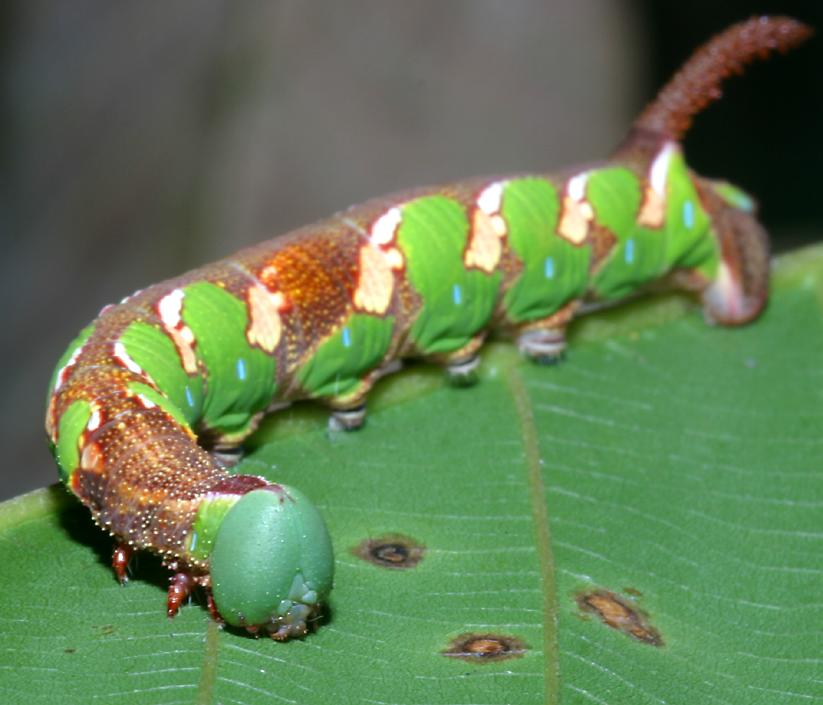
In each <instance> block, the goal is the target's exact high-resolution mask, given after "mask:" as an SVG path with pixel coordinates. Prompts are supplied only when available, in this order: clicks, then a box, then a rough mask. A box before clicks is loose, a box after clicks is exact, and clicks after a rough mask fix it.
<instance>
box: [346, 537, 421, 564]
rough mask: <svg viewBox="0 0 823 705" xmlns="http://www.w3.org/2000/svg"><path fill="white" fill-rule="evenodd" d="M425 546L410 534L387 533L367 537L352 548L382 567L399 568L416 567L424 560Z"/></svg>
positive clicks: (356, 553) (359, 554)
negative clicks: (372, 537) (375, 536)
mask: <svg viewBox="0 0 823 705" xmlns="http://www.w3.org/2000/svg"><path fill="white" fill-rule="evenodd" d="M425 548H426V547H425V546H423V545H422V544H420V543H417V541H415V540H414V539H412V538H409V537H408V536H403V535H402V534H387V535H385V536H379V537H377V538H374V539H365V540H364V541H362V542H361V543H359V544H358V545H357V546H355V547H354V548H353V549H352V553H353V554H354V555H355V556H357V557H358V558H362V559H363V560H364V561H368V562H369V563H372V564H374V565H376V566H380V567H381V568H392V569H395V570H398V569H403V568H414V567H415V566H416V565H417V564H418V563H420V561H421V560H423V554H424V552H425Z"/></svg>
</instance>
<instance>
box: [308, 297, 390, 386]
mask: <svg viewBox="0 0 823 705" xmlns="http://www.w3.org/2000/svg"><path fill="white" fill-rule="evenodd" d="M393 331H394V318H393V317H392V316H386V317H385V318H380V317H378V316H369V315H366V314H359V313H356V314H353V315H352V316H351V317H350V318H349V319H348V320H347V321H346V322H345V323H344V324H343V325H342V326H341V327H340V328H339V329H338V330H337V331H336V332H335V333H334V334H333V335H332V336H331V337H330V338H328V339H327V340H325V341H324V342H323V343H321V344H320V346H319V347H318V349H317V351H316V352H315V353H314V354H313V355H312V356H311V357H310V358H309V360H308V361H307V362H306V363H305V364H304V365H303V366H302V367H301V368H300V369H299V370H298V372H297V379H298V380H299V381H300V385H301V387H302V388H303V389H305V390H306V392H307V393H308V394H309V395H310V396H312V397H315V398H322V397H330V398H337V399H340V398H345V397H347V396H351V395H356V394H357V392H358V390H359V388H360V385H361V383H362V378H363V376H364V375H365V374H366V373H368V372H369V371H370V370H371V369H373V368H374V367H375V366H376V365H378V364H379V363H380V361H381V360H382V359H383V358H384V357H385V355H386V353H387V352H388V350H389V346H390V345H391V340H392V333H393Z"/></svg>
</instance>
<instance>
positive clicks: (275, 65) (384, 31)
mask: <svg viewBox="0 0 823 705" xmlns="http://www.w3.org/2000/svg"><path fill="white" fill-rule="evenodd" d="M766 12H768V13H785V14H793V15H795V16H797V17H799V18H801V19H804V20H807V21H809V22H810V23H812V24H814V25H816V26H818V27H820V28H823V3H820V2H815V1H813V0H807V1H806V2H743V1H737V0H723V2H720V1H718V0H713V1H712V2H709V1H707V0H691V1H690V2H688V3H670V2H665V1H663V0H660V1H652V0H648V1H645V2H642V1H639V0H636V1H634V2H631V1H630V0H622V1H621V0H512V1H511V2H509V1H506V2H504V1H503V0H450V1H449V2H440V1H438V0H417V2H412V3H410V2H399V0H397V1H387V0H347V2H344V3H334V2H321V1H318V0H315V1H314V2H307V1H305V0H304V1H303V2H299V1H298V0H282V1H277V2H275V1H264V0H261V1H259V2H255V1H252V0H245V1H241V2H237V1H235V2H231V1H229V0H172V1H171V2H164V3H154V2H112V1H111V0H72V2H45V1H42V0H5V1H4V2H3V3H2V4H0V76H2V84H1V85H0V101H1V104H2V111H0V115H2V120H1V121H0V245H2V258H0V294H1V295H2V298H0V301H2V302H3V305H2V308H1V309H0V310H2V314H0V316H1V317H2V318H0V323H2V326H0V331H2V332H0V385H2V395H1V396H0V443H1V444H2V457H3V460H2V465H0V478H1V479H2V481H3V482H2V487H0V498H3V497H10V496H13V495H15V494H18V493H20V492H23V491H26V490H29V489H32V488H35V487H38V486H42V485H44V484H47V483H50V482H52V481H54V480H55V479H56V474H55V468H54V464H53V462H52V461H51V458H50V456H49V455H48V452H47V450H46V445H45V440H44V432H43V431H42V416H43V407H44V403H45V393H46V386H47V383H48V379H49V376H50V374H51V369H52V367H53V365H54V363H55V362H56V361H57V358H58V357H59V355H60V354H61V353H62V352H63V350H64V348H65V346H66V345H67V344H68V342H69V340H70V339H71V338H72V337H73V336H74V334H75V333H76V332H77V331H78V330H79V329H80V327H81V326H83V325H84V324H86V323H87V322H88V321H89V320H90V319H92V318H93V317H94V316H95V315H96V314H97V312H98V310H99V309H100V307H101V306H102V305H103V304H105V303H107V302H111V301H116V300H119V299H120V298H121V297H123V296H124V295H126V294H128V293H130V292H131V291H133V290H134V289H137V288H139V287H141V286H144V285H146V284H148V283H151V282H153V281H156V280H160V279H164V278H167V277H170V276H173V275H175V274H179V273H181V272H182V271H184V270H186V269H189V268H191V267H193V266H196V265H198V264H202V263H204V262H207V261H210V260H213V259H217V258H219V257H222V256H225V255H228V254H229V253H231V252H232V251H234V250H236V249H238V248H239V247H241V246H243V245H246V244H249V243H252V242H255V241H258V240H261V239H265V238H267V237H270V236H272V235H275V234H277V233H282V232H285V231H287V230H289V229H291V228H293V227H295V226H298V225H301V224H304V223H306V222H310V221H312V220H314V219H317V218H320V217H323V216H325V215H328V214H330V213H331V212H333V211H335V210H337V209H340V208H342V207H345V206H347V205H349V204H350V203H353V202H357V201H361V200H364V199H366V198H368V197H370V196H375V195H379V194H381V193H386V192H389V191H392V190H396V189H399V188H403V187H407V186H414V185H421V184H425V183H437V182H440V181H445V180H449V179H454V178H459V177H463V176H471V175H477V174H483V173H495V172H507V171H514V170H542V169H550V168H554V167H560V166H563V165H566V164H570V163H575V162H586V161H591V160H596V159H599V158H602V157H603V156H605V155H607V154H608V152H609V150H610V149H611V148H612V147H613V146H614V145H615V144H616V143H617V141H618V140H619V139H620V138H621V136H622V135H623V133H624V131H625V130H626V128H627V127H628V125H629V122H630V120H631V119H632V117H633V116H634V114H635V113H636V112H637V111H638V110H639V109H640V108H641V107H642V106H643V105H644V103H645V102H646V101H647V100H648V99H650V98H651V97H652V95H653V94H654V92H655V89H656V88H657V87H659V86H660V84H661V83H662V82H663V81H665V80H666V79H667V78H668V76H669V75H670V74H671V73H672V72H673V71H674V70H675V69H676V68H677V66H678V65H679V64H680V63H681V62H682V61H683V60H684V59H685V58H686V57H687V56H688V54H689V53H690V51H691V50H692V49H693V48H695V47H696V46H697V45H698V44H700V43H701V42H703V41H704V40H705V39H707V38H708V37H709V36H710V35H712V34H713V33H715V32H717V31H719V30H721V29H723V28H724V27H725V26H726V25H728V24H730V23H731V22H734V21H737V20H740V19H743V18H745V17H748V16H750V15H752V14H755V13H766ZM821 69H823V37H819V38H818V39H817V40H816V41H814V42H813V43H811V44H810V45H809V46H807V47H804V48H803V49H801V50H798V51H796V52H794V53H792V54H790V55H788V56H786V57H781V58H778V59H775V60H773V61H772V62H770V63H769V64H766V65H759V66H756V67H753V68H752V69H751V70H750V71H749V72H748V75H747V76H746V78H744V79H739V80H737V81H733V82H732V83H730V84H729V87H728V90H727V91H726V98H725V100H723V101H721V103H720V104H718V105H716V106H714V107H712V108H711V109H710V110H709V112H708V113H707V114H705V115H704V116H702V117H701V118H700V119H699V120H698V122H697V124H696V126H695V128H694V129H693V131H692V133H691V134H690V136H689V138H688V140H687V142H686V148H687V154H688V157H689V160H690V162H691V164H692V166H693V167H695V168H696V169H697V170H698V171H700V172H702V173H705V174H706V175H716V176H723V177H725V178H728V179H729V180H731V181H734V182H736V183H738V184H740V185H742V186H743V187H745V188H746V189H748V190H750V191H751V192H752V193H754V194H756V195H757V196H758V198H759V199H760V201H761V203H762V214H763V218H764V220H765V222H766V223H767V224H768V226H769V228H770V230H771V232H772V234H773V237H774V242H775V248H776V249H777V250H785V249H788V248H791V247H797V246H800V245H802V244H805V243H808V242H811V241H814V240H818V239H820V238H821V228H820V225H821V222H822V220H823V197H822V196H821V195H820V194H819V190H820V179H819V178H818V174H819V173H820V171H821V167H823V139H821V137H820V135H819V130H820V129H821V127H823V88H822V86H823V82H821V74H820V71H821Z"/></svg>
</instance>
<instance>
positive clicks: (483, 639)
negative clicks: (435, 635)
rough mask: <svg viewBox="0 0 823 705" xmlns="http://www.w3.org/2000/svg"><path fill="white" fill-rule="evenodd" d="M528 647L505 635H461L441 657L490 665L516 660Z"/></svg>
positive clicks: (515, 638)
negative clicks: (495, 662)
mask: <svg viewBox="0 0 823 705" xmlns="http://www.w3.org/2000/svg"><path fill="white" fill-rule="evenodd" d="M528 648H529V647H528V646H527V645H526V643H525V642H523V641H522V640H520V639H518V638H517V637H515V636H508V635H506V634H474V633H468V634H461V635H460V636H457V637H455V638H454V639H452V641H451V642H450V644H449V647H448V648H447V649H446V650H445V651H443V652H442V653H443V656H448V657H449V658H459V659H463V660H464V661H468V662H469V663H491V662H493V661H505V660H506V659H512V658H518V657H520V656H522V655H523V654H525V653H526V651H527V649H528Z"/></svg>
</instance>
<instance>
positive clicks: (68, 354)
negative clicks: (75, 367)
mask: <svg viewBox="0 0 823 705" xmlns="http://www.w3.org/2000/svg"><path fill="white" fill-rule="evenodd" d="M94 328H95V324H94V323H90V324H89V325H87V326H86V327H85V328H83V330H81V331H80V332H79V333H78V334H77V337H76V338H75V339H74V340H72V341H71V343H69V346H68V347H67V348H66V350H65V352H64V353H63V354H62V355H61V356H60V359H59V360H58V361H57V365H56V366H55V368H54V371H53V372H52V373H51V380H50V381H49V394H48V398H49V399H50V398H51V395H52V394H53V393H54V388H55V387H56V386H57V376H58V375H59V374H60V371H61V370H62V369H63V368H64V367H65V366H66V365H67V364H68V363H69V361H70V360H71V359H72V358H73V357H74V356H75V355H76V354H77V353H78V352H79V351H80V350H81V349H82V348H83V346H84V345H85V344H86V341H87V340H88V339H89V338H90V337H91V335H92V333H94Z"/></svg>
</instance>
